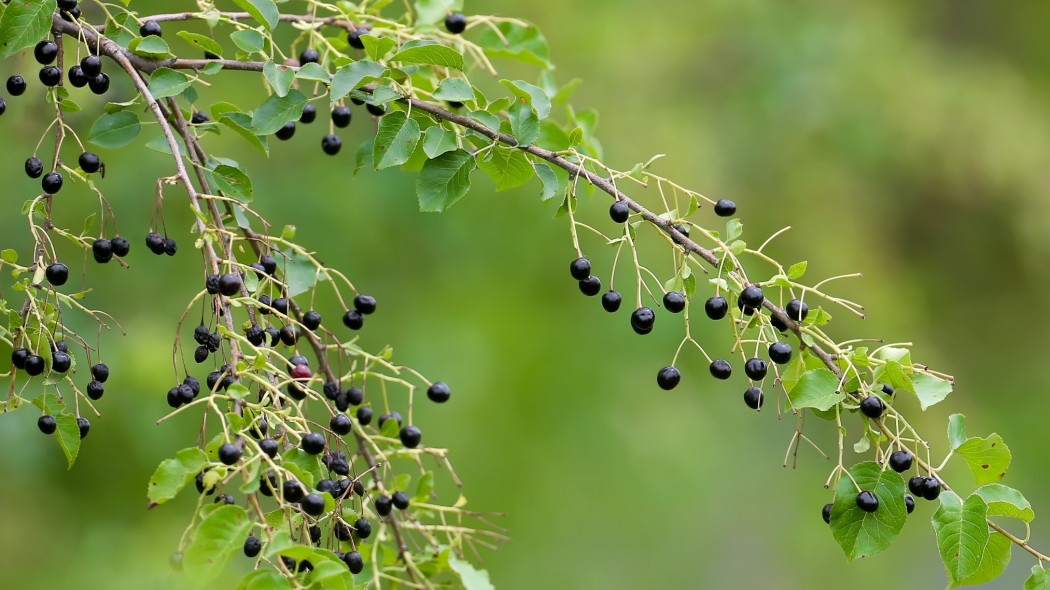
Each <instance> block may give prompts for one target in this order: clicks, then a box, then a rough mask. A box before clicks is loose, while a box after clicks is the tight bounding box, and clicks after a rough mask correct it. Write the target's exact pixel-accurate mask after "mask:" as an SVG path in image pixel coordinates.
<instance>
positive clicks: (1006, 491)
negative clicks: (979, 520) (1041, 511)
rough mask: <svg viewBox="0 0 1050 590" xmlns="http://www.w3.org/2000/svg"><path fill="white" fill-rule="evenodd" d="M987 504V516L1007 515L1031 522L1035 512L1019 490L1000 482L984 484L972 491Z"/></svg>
mask: <svg viewBox="0 0 1050 590" xmlns="http://www.w3.org/2000/svg"><path fill="white" fill-rule="evenodd" d="M974 493H975V494H977V495H978V496H980V497H982V498H984V501H985V502H986V503H987V504H988V516H1008V517H1010V518H1016V519H1019V520H1023V521H1025V522H1032V519H1033V518H1035V512H1034V511H1033V510H1032V505H1031V504H1029V503H1028V500H1026V499H1025V497H1024V496H1023V495H1021V492H1019V491H1017V490H1015V489H1013V488H1011V487H1007V486H1004V485H1003V484H1000V483H990V484H985V485H983V486H981V487H979V488H977V490H976V491H975V492H974Z"/></svg>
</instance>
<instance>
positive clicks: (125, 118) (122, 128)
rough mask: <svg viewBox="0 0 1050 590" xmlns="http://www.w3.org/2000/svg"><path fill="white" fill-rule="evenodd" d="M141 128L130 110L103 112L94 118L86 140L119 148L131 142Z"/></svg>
mask: <svg viewBox="0 0 1050 590" xmlns="http://www.w3.org/2000/svg"><path fill="white" fill-rule="evenodd" d="M141 130H142V124H141V123H139V118H138V116H136V115H135V113H133V112H131V111H119V112H116V113H105V114H103V115H102V116H101V117H99V118H98V119H96V120H95V123H94V125H92V126H91V131H89V132H88V141H90V142H91V143H93V144H95V145H97V146H99V147H104V148H110V149H115V148H120V147H124V146H126V145H128V144H129V143H131V141H132V140H133V139H135V138H136V137H138V134H139V131H141Z"/></svg>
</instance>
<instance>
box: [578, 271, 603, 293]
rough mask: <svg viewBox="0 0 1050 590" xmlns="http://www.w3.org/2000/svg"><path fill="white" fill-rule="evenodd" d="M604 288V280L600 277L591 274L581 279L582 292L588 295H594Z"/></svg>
mask: <svg viewBox="0 0 1050 590" xmlns="http://www.w3.org/2000/svg"><path fill="white" fill-rule="evenodd" d="M601 290H602V280H601V279H599V278H598V277H596V276H594V275H591V276H589V277H587V278H586V279H583V280H582V281H580V293H583V294H584V295H586V296H588V297H593V296H595V295H597V294H598V293H600V292H601Z"/></svg>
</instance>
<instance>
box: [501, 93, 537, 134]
mask: <svg viewBox="0 0 1050 590" xmlns="http://www.w3.org/2000/svg"><path fill="white" fill-rule="evenodd" d="M507 115H508V116H509V117H510V130H511V133H512V134H513V135H514V139H516V140H518V144H519V145H532V144H534V143H536V140H538V139H539V138H540V120H539V119H538V118H536V111H535V110H534V109H533V108H532V107H530V106H529V105H527V104H525V103H523V102H521V101H516V102H515V103H514V104H513V105H511V107H510V109H508V110H507Z"/></svg>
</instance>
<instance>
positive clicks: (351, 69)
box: [331, 61, 386, 104]
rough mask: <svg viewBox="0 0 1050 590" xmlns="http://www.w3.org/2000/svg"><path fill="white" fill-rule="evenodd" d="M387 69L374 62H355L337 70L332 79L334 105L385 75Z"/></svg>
mask: <svg viewBox="0 0 1050 590" xmlns="http://www.w3.org/2000/svg"><path fill="white" fill-rule="evenodd" d="M385 71H386V68H385V67H383V66H381V65H379V64H377V63H375V62H374V61H355V62H354V63H352V64H349V65H345V66H343V67H341V68H339V69H338V70H336V72H335V75H334V76H333V77H332V91H331V97H332V103H333V104H334V103H336V102H338V101H339V100H341V99H342V98H343V97H345V96H346V95H347V94H350V93H351V92H353V91H354V90H356V89H357V88H359V87H360V86H361V85H363V84H367V83H368V82H371V81H372V80H375V79H376V78H378V77H380V76H382V75H383V72H385Z"/></svg>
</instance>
